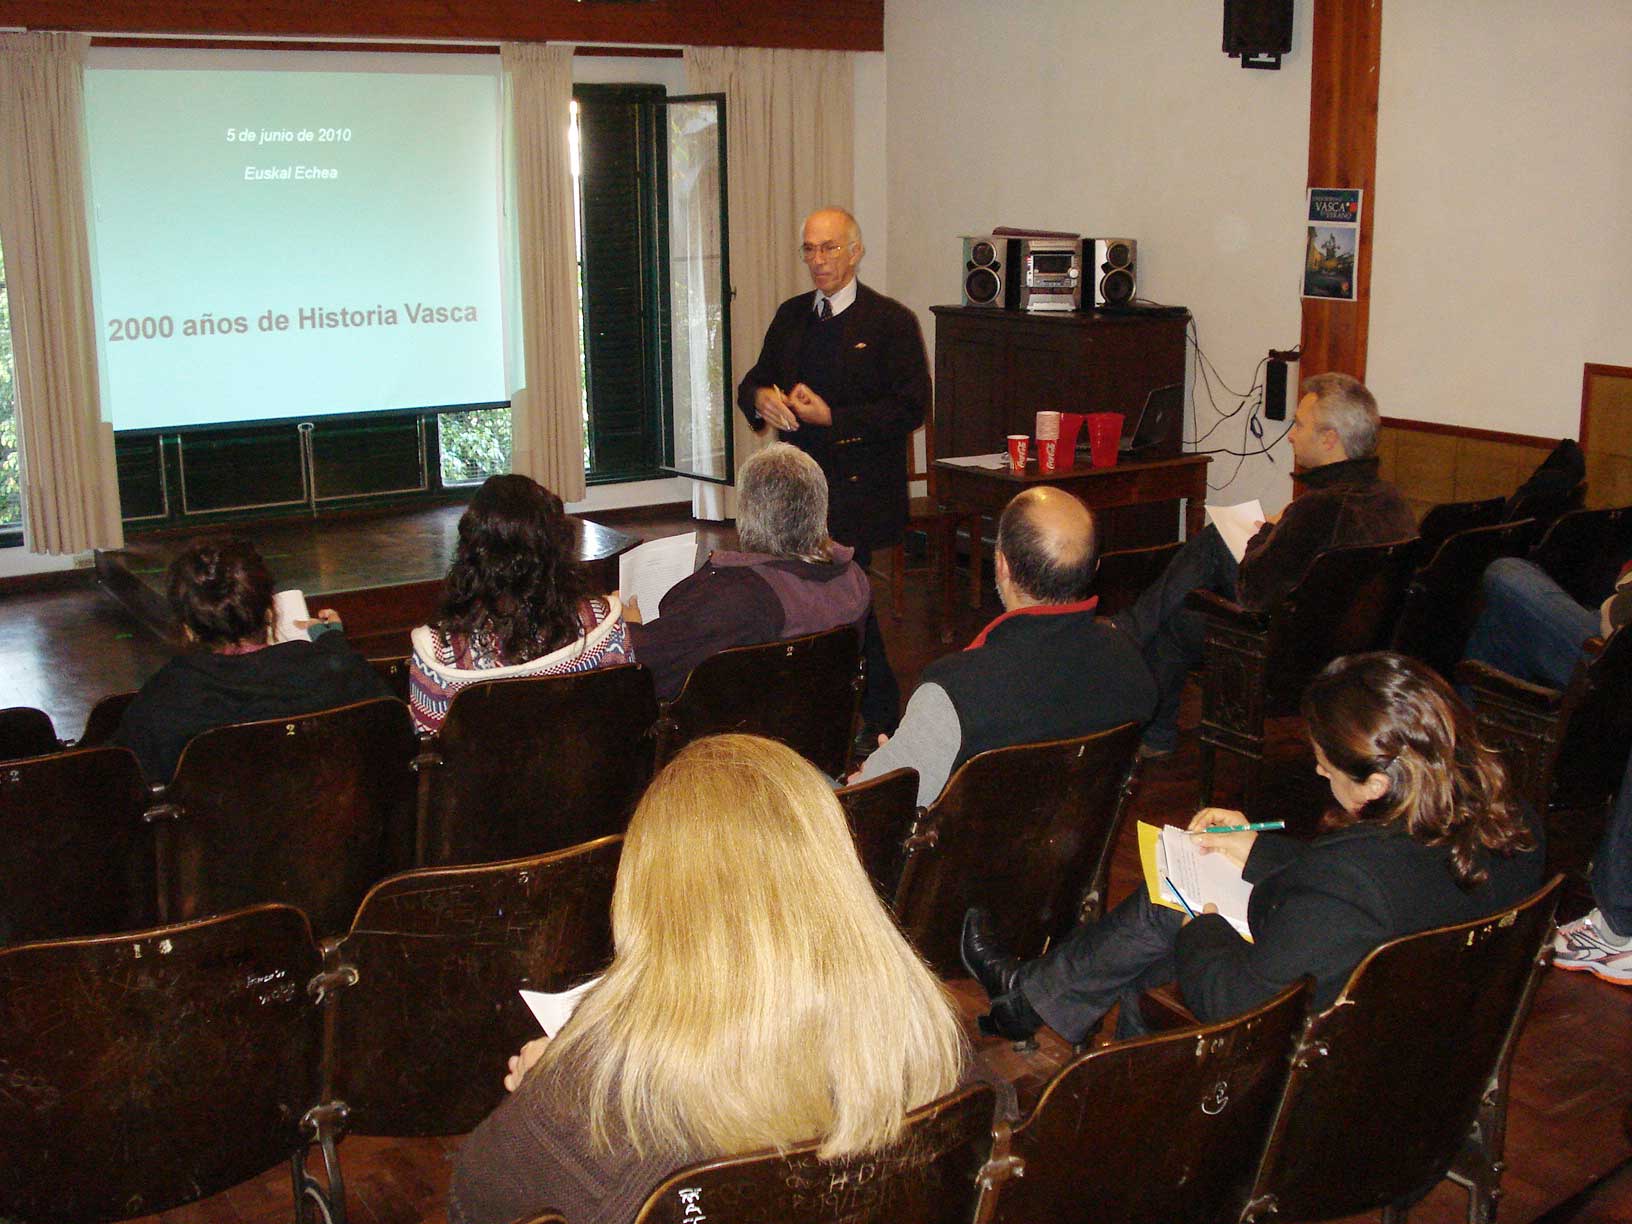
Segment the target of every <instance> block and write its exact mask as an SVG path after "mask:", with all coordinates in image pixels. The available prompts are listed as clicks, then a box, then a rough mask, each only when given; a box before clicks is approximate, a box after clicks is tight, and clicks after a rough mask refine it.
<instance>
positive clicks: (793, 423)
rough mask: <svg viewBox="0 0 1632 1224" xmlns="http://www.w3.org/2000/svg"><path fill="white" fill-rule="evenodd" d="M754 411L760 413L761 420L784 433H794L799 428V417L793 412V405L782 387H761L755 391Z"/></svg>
mask: <svg viewBox="0 0 1632 1224" xmlns="http://www.w3.org/2000/svg"><path fill="white" fill-rule="evenodd" d="M797 389H798V388H795V390H797ZM754 411H755V412H757V413H759V419H760V420H762V421H764V422H765V423H766V424H767V425H769V426H771V427H772V428H773V429H780V430H781V431H782V432H783V433H792V432H793V431H794V430H796V429H798V428H799V418H798V417H796V416H795V415H794V414H793V406H792V404H790V403H789V402H788V397H787V396H785V395H783V394H782V389H781V388H780V387H761V388H760V389H759V390H758V391H755V392H754Z"/></svg>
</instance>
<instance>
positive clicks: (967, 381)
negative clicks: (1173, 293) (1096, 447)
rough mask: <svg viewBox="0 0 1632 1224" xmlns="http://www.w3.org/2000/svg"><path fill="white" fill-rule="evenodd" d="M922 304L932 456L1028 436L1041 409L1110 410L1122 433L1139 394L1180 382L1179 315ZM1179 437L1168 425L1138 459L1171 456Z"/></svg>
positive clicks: (996, 447) (986, 448)
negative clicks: (931, 338)
mask: <svg viewBox="0 0 1632 1224" xmlns="http://www.w3.org/2000/svg"><path fill="white" fill-rule="evenodd" d="M932 309H933V313H934V315H935V439H934V441H935V448H934V452H935V456H936V458H939V459H944V458H949V457H951V456H954V455H978V454H985V453H989V452H992V451H1000V450H1002V449H1003V448H1004V439H1005V438H1006V437H1007V436H1008V435H1009V434H1011V433H1023V434H1028V435H1029V434H1031V433H1032V432H1033V428H1034V426H1035V425H1036V419H1037V417H1036V414H1037V413H1038V412H1039V411H1043V410H1049V409H1051V410H1054V411H1059V412H1120V413H1121V414H1122V415H1123V418H1124V419H1123V429H1124V430H1125V431H1127V432H1130V433H1131V432H1132V430H1133V427H1134V423H1135V421H1136V420H1137V418H1138V415H1139V410H1140V408H1142V407H1143V406H1144V402H1145V396H1146V395H1148V394H1149V393H1150V392H1151V391H1153V390H1155V389H1156V388H1157V387H1164V386H1169V385H1171V384H1173V383H1179V384H1183V382H1184V331H1185V327H1186V325H1187V324H1188V322H1189V315H1187V314H1186V315H1174V316H1169V317H1152V316H1149V315H1107V314H1101V313H1086V312H1084V313H1070V314H1065V313H1061V314H1028V313H1026V312H1024V311H1018V310H991V309H985V308H981V307H973V306H936V307H933V308H932ZM1183 433H1184V430H1183V423H1182V421H1181V422H1176V423H1175V427H1174V430H1173V433H1172V436H1171V438H1170V439H1169V440H1168V441H1167V442H1165V443H1164V444H1163V445H1162V446H1160V447H1158V448H1156V449H1155V450H1153V451H1150V452H1148V453H1147V454H1146V456H1145V457H1147V458H1152V459H1155V458H1169V457H1171V456H1173V455H1177V454H1178V453H1179V447H1180V443H1181V442H1182V440H1183ZM1083 441H1084V442H1086V438H1084V439H1083Z"/></svg>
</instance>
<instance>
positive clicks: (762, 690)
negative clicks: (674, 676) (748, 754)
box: [657, 625, 862, 778]
mask: <svg viewBox="0 0 1632 1224" xmlns="http://www.w3.org/2000/svg"><path fill="white" fill-rule="evenodd" d="M861 689H862V666H861V638H860V636H859V635H858V634H857V632H856V630H855V629H854V628H853V627H852V626H850V625H840V626H838V627H837V628H833V629H827V630H824V631H823V632H821V633H812V634H808V635H806V636H805V637H798V638H790V639H788V640H787V641H783V642H765V643H763V644H761V645H758V646H735V647H733V648H731V649H730V650H722V651H720V653H719V654H717V655H712V656H710V657H709V658H707V659H704V660H703V661H702V662H701V663H699V664H698V665H697V666H696V667H694V668H693V669H692V671H691V675H690V676H688V677H687V678H686V684H685V687H684V688H682V689H681V690H680V694H679V696H677V697H675V698H674V699H673V700H672V701H666V702H664V703H663V707H662V713H661V715H660V717H659V719H658V739H657V756H658V765H659V767H661V766H662V764H663V763H664V762H665V761H668V760H670V759H671V758H672V757H673V756H674V755H675V753H677V752H679V751H680V749H681V748H683V747H685V746H686V745H687V744H689V743H690V742H691V741H692V740H694V739H701V738H702V737H703V736H705V735H719V734H722V733H725V732H729V731H738V732H743V733H746V734H749V735H763V736H766V737H767V738H769V739H775V740H781V741H782V742H783V743H785V744H787V745H788V746H789V747H790V748H792V749H793V750H794V751H795V752H797V753H799V754H800V755H801V756H803V757H804V758H805V759H806V760H809V761H811V762H813V763H814V764H815V766H816V768H818V769H820V770H821V771H822V772H823V773H825V774H827V775H828V776H830V777H834V778H837V777H841V776H843V774H844V773H845V772H846V767H847V766H848V764H849V760H850V745H851V738H852V736H854V734H855V730H856V723H857V717H858V714H859V711H860V709H861Z"/></svg>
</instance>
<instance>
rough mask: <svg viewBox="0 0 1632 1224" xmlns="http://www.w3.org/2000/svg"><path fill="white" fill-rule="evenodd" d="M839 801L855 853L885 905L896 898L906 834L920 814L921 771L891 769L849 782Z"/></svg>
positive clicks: (903, 861) (903, 857) (904, 859)
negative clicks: (852, 838) (919, 784)
mask: <svg viewBox="0 0 1632 1224" xmlns="http://www.w3.org/2000/svg"><path fill="white" fill-rule="evenodd" d="M838 796H839V803H840V804H841V805H842V806H843V808H844V815H845V818H846V819H847V820H849V822H850V835H851V836H852V837H854V838H855V840H856V853H857V854H858V855H859V856H860V857H861V865H862V866H863V867H865V868H866V869H867V876H868V878H869V879H871V880H872V882H873V887H874V888H875V889H876V890H877V891H878V895H879V897H880V898H881V899H882V900H883V901H884V903H885V904H886V905H888V904H890V903H891V902H892V901H894V899H895V890H896V888H897V886H899V885H900V883H901V868H902V866H903V865H904V864H905V862H906V857H907V838H908V836H909V835H910V834H911V833H912V824H913V821H914V820H916V819H917V817H918V771H917V770H916V769H892V770H890V772H889V773H887V774H880V775H879V776H878V777H876V778H869V779H868V780H867V781H865V782H857V783H856V784H855V785H854V786H846V787H845V788H844V789H842V790H840V791H839V792H838Z"/></svg>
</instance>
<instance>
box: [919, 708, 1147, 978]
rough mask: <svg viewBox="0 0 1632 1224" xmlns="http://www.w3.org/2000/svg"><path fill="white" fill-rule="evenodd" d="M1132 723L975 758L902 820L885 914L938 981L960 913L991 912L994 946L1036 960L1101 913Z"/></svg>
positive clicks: (951, 969) (1123, 798) (1129, 778)
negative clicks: (901, 862) (909, 822)
mask: <svg viewBox="0 0 1632 1224" xmlns="http://www.w3.org/2000/svg"><path fill="white" fill-rule="evenodd" d="M1138 747H1139V727H1138V725H1137V724H1135V723H1126V724H1124V725H1122V726H1120V727H1115V728H1113V729H1111V730H1109V731H1102V732H1100V733H1099V734H1097V735H1089V736H1084V737H1082V738H1080V739H1069V740H1054V741H1052V742H1049V743H1045V744H1023V745H1018V746H1016V747H1012V748H997V749H994V750H992V751H990V752H983V753H981V754H980V755H979V756H976V757H973V758H971V759H970V760H968V761H965V762H964V763H963V764H962V765H961V766H959V767H958V770H957V772H956V773H954V774H953V775H952V778H951V780H950V781H948V782H947V784H946V789H945V790H943V791H942V792H941V795H940V797H939V798H938V799H936V801H935V802H934V803H933V804H931V805H930V806H929V807H927V808H925V809H924V810H923V812H922V813H921V814H920V816H919V817H918V820H917V821H916V822H915V823H914V825H913V829H912V833H911V836H910V837H908V839H907V860H906V865H905V867H904V869H903V870H902V873H901V884H900V887H899V888H898V889H897V890H896V896H895V912H896V916H897V918H898V919H899V921H900V923H901V928H902V930H903V931H904V932H905V933H906V936H907V938H908V939H909V940H910V941H911V942H912V945H913V946H914V947H915V948H917V949H918V951H919V952H920V953H922V954H923V956H924V958H925V959H926V960H928V961H929V963H930V965H931V967H932V968H934V970H935V972H936V973H938V974H940V975H941V976H942V977H962V976H964V970H963V969H962V967H961V965H962V962H961V961H960V959H959V955H958V940H959V936H960V935H961V933H962V929H963V914H964V910H966V909H967V908H968V907H970V906H972V905H979V906H984V907H985V908H986V909H988V910H990V911H991V914H992V919H993V921H994V922H995V923H996V926H997V930H998V933H999V934H1000V936H1001V937H1002V940H1003V945H1004V946H1005V947H1007V948H1010V949H1012V950H1013V952H1014V954H1015V955H1017V956H1020V957H1032V956H1036V955H1038V954H1039V953H1041V952H1042V951H1043V950H1044V948H1045V947H1046V946H1047V945H1048V943H1049V941H1050V940H1051V939H1057V938H1059V937H1060V936H1062V935H1064V934H1065V933H1066V932H1067V931H1069V930H1070V929H1071V928H1072V927H1073V926H1075V925H1076V924H1077V923H1078V922H1079V921H1081V920H1084V919H1088V918H1097V917H1098V916H1099V915H1100V913H1101V912H1102V911H1103V909H1104V898H1105V886H1106V879H1107V877H1108V875H1109V873H1110V861H1111V849H1112V847H1113V846H1115V844H1116V837H1117V833H1118V832H1119V831H1120V829H1121V827H1122V817H1123V814H1124V811H1125V809H1126V806H1127V801H1128V798H1129V796H1130V795H1131V793H1132V783H1133V776H1134V770H1135V754H1136V753H1137V751H1138Z"/></svg>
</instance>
